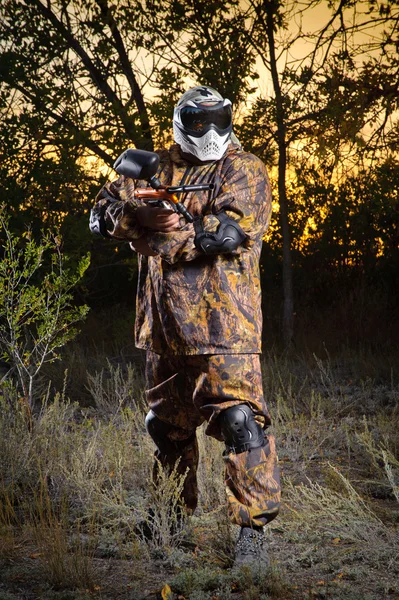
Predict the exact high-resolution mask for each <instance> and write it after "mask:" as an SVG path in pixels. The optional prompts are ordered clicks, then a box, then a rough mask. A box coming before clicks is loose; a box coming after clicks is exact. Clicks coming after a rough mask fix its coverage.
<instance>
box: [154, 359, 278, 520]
mask: <svg viewBox="0 0 399 600" xmlns="http://www.w3.org/2000/svg"><path fill="white" fill-rule="evenodd" d="M146 379H147V391H146V397H147V401H148V405H149V407H150V408H151V410H152V411H153V412H154V413H155V414H156V415H157V417H158V418H159V419H160V420H161V421H163V422H164V423H166V424H167V427H166V428H165V431H166V433H165V435H166V436H167V437H168V438H169V440H172V441H173V442H178V443H177V444H176V447H177V448H179V449H178V450H176V452H175V453H173V454H169V455H162V454H161V453H160V452H159V451H157V453H156V456H157V458H158V460H159V461H160V462H161V464H162V465H163V466H164V467H170V468H172V467H174V465H175V463H176V460H177V459H180V462H179V465H178V471H179V472H180V473H185V472H186V470H187V468H188V473H187V476H186V480H185V483H184V489H183V500H184V502H185V504H186V507H187V508H188V509H189V510H190V511H193V510H195V508H196V506H197V499H198V488H197V477H196V472H197V466H198V445H197V440H196V435H195V431H196V428H197V427H198V426H199V425H201V424H202V423H203V422H204V421H207V422H208V425H207V428H206V433H207V435H210V436H212V437H214V438H216V439H217V440H220V441H223V437H222V434H221V431H220V427H219V424H218V416H219V415H220V413H221V411H223V410H225V409H226V408H229V407H231V406H234V405H237V404H244V403H245V404H248V405H249V406H251V408H252V410H253V411H254V413H255V415H256V419H257V420H258V421H259V422H260V423H261V424H262V426H264V427H265V428H266V427H267V426H268V425H270V416H269V413H268V411H267V408H266V404H265V401H264V398H263V391H262V375H261V368H260V360H259V355H258V354H234V355H230V354H228V355H222V354H213V355H195V356H159V355H158V354H154V353H153V352H148V354H147V366H146ZM224 461H225V484H226V493H227V501H228V512H229V517H230V519H231V521H232V522H233V523H236V524H237V525H241V526H262V525H265V524H266V523H268V522H270V521H271V520H272V519H274V518H275V517H276V516H277V513H278V509H279V502H280V480H279V470H278V465H277V455H276V449H275V442H274V437H273V436H272V435H265V445H264V446H262V447H261V448H255V449H251V450H248V451H245V452H242V453H240V454H233V453H226V452H225V453H224Z"/></svg>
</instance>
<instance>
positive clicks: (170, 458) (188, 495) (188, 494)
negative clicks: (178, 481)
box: [146, 410, 198, 513]
mask: <svg viewBox="0 0 399 600" xmlns="http://www.w3.org/2000/svg"><path fill="white" fill-rule="evenodd" d="M146 427H147V431H148V433H149V434H150V436H151V437H152V439H153V440H154V442H155V445H156V447H157V449H156V451H155V462H154V466H153V481H154V483H155V484H157V482H158V481H159V469H160V468H162V469H164V470H165V469H166V470H167V471H169V472H172V471H173V470H174V469H176V473H177V474H178V475H182V476H183V475H184V476H185V479H184V483H183V490H182V494H181V499H182V501H183V503H184V505H185V507H186V509H187V510H188V511H189V512H190V513H192V512H194V510H195V509H196V507H197V502H198V485H197V468H198V444H197V438H196V434H195V432H193V433H192V434H191V435H190V436H189V437H187V438H186V439H181V436H182V435H183V432H181V431H177V428H174V427H173V426H171V425H168V424H167V423H165V422H164V421H161V420H160V419H159V418H158V417H157V416H156V415H155V413H154V412H153V411H152V410H150V412H149V413H148V415H147V418H146ZM187 433H188V432H187ZM174 437H179V439H178V440H174V439H173V438H174Z"/></svg>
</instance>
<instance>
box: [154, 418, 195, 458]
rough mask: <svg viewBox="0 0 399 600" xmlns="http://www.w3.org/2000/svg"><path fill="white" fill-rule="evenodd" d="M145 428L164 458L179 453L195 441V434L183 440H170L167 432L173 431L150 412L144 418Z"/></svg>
mask: <svg viewBox="0 0 399 600" xmlns="http://www.w3.org/2000/svg"><path fill="white" fill-rule="evenodd" d="M145 427H146V429H147V431H148V433H149V435H150V436H151V437H152V439H153V441H154V442H155V445H156V447H157V448H158V450H159V452H160V453H161V454H164V455H166V456H168V455H170V454H176V453H179V452H181V451H182V450H183V449H184V448H185V447H186V446H188V445H189V444H191V443H192V442H193V441H194V439H195V432H194V433H193V434H192V435H190V437H189V438H187V439H185V440H177V441H173V440H170V439H169V437H168V434H169V432H170V431H171V430H172V429H173V427H172V425H169V424H168V423H165V421H161V419H159V418H158V417H157V415H156V414H155V413H154V412H153V411H152V410H150V411H149V413H148V414H147V416H146V418H145Z"/></svg>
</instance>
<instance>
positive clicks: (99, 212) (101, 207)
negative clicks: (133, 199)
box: [89, 195, 117, 238]
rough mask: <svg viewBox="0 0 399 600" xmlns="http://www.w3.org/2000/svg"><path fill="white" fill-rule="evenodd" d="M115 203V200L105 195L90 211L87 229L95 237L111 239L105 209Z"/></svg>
mask: <svg viewBox="0 0 399 600" xmlns="http://www.w3.org/2000/svg"><path fill="white" fill-rule="evenodd" d="M116 201H117V200H116V199H115V198H112V196H109V195H107V196H106V197H105V198H102V199H101V200H99V201H98V202H97V204H95V205H94V206H93V208H92V209H91V211H90V222H89V229H90V231H91V233H93V234H94V235H96V236H97V237H103V238H112V236H111V235H110V234H109V231H108V228H107V222H106V220H105V214H106V212H107V208H108V207H109V206H110V205H111V204H113V203H114V202H116Z"/></svg>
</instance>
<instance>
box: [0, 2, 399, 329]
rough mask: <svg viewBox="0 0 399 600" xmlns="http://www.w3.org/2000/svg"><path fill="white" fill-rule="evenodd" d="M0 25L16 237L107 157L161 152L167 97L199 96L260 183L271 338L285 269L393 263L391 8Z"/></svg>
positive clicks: (287, 281) (64, 16) (20, 5)
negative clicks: (271, 216)
mask: <svg viewBox="0 0 399 600" xmlns="http://www.w3.org/2000/svg"><path fill="white" fill-rule="evenodd" d="M0 10H1V22H0V33H1V40H2V41H1V43H0V111H1V115H2V120H1V125H0V140H1V158H2V160H1V163H0V175H1V182H2V184H1V196H2V200H4V201H6V202H7V204H8V205H9V207H10V211H11V213H12V214H13V216H14V221H15V223H17V222H19V226H20V227H22V221H23V220H26V219H29V220H30V221H32V220H33V221H35V220H36V221H37V223H40V224H42V223H43V221H47V222H48V223H54V222H55V223H62V222H68V220H69V223H70V219H71V218H74V216H76V217H81V216H82V215H84V214H86V213H87V211H88V209H89V207H90V205H91V204H92V202H93V199H94V196H95V194H96V191H97V190H98V188H99V187H100V185H101V184H102V183H103V182H104V181H105V179H106V178H107V177H108V176H112V175H111V173H112V171H111V167H112V164H113V162H114V160H115V158H116V157H117V156H118V155H119V153H120V152H121V151H123V150H124V149H125V148H126V147H129V146H135V147H138V148H145V149H154V148H159V147H160V146H163V145H165V144H168V143H169V142H170V141H171V140H172V134H171V122H172V119H171V117H172V111H173V106H174V105H175V103H176V100H177V98H178V97H179V95H180V94H181V93H182V92H183V91H184V90H185V89H186V88H187V87H188V86H190V85H194V84H198V83H201V84H207V85H211V86H213V87H215V88H216V89H218V90H219V91H220V92H221V93H222V94H224V95H225V96H226V97H229V98H230V99H231V100H232V102H233V104H234V108H235V131H236V133H237V135H238V137H239V139H240V141H241V142H242V144H243V146H244V149H246V150H249V151H252V152H254V153H255V154H257V155H258V156H260V157H261V158H262V159H263V160H264V161H265V162H266V163H267V165H268V166H269V168H270V170H271V174H272V179H273V181H274V182H275V184H276V194H275V200H276V208H277V211H278V212H277V213H276V216H278V218H275V220H274V224H273V228H272V231H271V234H270V235H269V237H268V239H269V243H270V244H271V248H272V251H273V252H274V253H275V255H276V257H280V258H281V260H282V264H283V272H284V277H283V281H284V291H285V297H286V300H287V303H286V307H285V322H286V324H287V329H286V337H287V338H289V337H290V336H292V315H293V286H292V263H293V260H294V262H295V261H298V256H299V255H304V256H305V255H306V256H307V255H317V254H318V253H319V254H323V256H324V255H325V246H326V247H328V249H329V250H331V248H332V247H333V246H334V243H335V242H334V240H340V241H339V242H338V241H337V244H336V245H337V246H338V245H339V246H340V247H341V250H342V251H344V250H343V249H346V250H345V252H346V254H347V259H348V261H347V262H349V263H351V264H360V262H361V263H362V264H366V263H367V264H371V263H370V260H371V259H370V253H371V254H373V256H374V259H373V260H374V262H375V260H377V259H379V258H381V257H382V256H385V255H386V253H388V254H389V256H393V254H394V250H393V248H395V247H396V246H397V217H396V214H397V208H398V204H397V203H398V199H397V196H395V192H394V190H393V189H392V188H391V187H390V186H392V184H393V182H396V174H397V169H398V164H397V151H398V139H399V136H398V133H399V131H398V89H399V76H398V75H399V72H398V71H399V58H398V56H399V54H398V49H399V35H398V23H399V5H398V3H397V2H396V1H395V0H384V1H383V0H362V1H361V2H352V1H351V0H331V2H328V3H325V2H321V1H320V0H306V1H305V2H299V1H298V0H290V1H289V2H282V1H280V0H240V1H239V0H212V1H209V0H146V1H145V2H142V1H136V0H131V1H129V2H117V3H110V2H108V0H86V1H84V2H83V1H81V0H48V1H46V2H45V1H44V0H30V1H29V2H28V1H24V0H2V2H1V9H0ZM371 198H372V200H371ZM378 198H380V200H378ZM361 214H362V215H363V216H360V215H361ZM338 221H339V222H340V223H339V222H338ZM370 222H371V225H370ZM78 227H79V226H78ZM81 231H82V233H81V235H82V236H83V235H84V234H83V228H82V230H81ZM395 236H396V237H395ZM67 237H68V236H66V239H67ZM346 239H348V241H347V242H346V241H345V240H346ZM328 240H329V241H328ZM87 243H88V242H87ZM395 245H396V246H395ZM354 248H355V249H356V250H354ZM366 248H367V249H366ZM292 252H294V256H293V255H292ZM331 252H332V251H331ZM328 254H329V253H328V252H327V255H328ZM359 255H361V256H362V258H361V259H360V258H359ZM366 255H367V257H368V258H366ZM333 262H334V261H333ZM338 262H339V260H338ZM371 262H373V261H371ZM290 319H291V324H290V323H289V321H290Z"/></svg>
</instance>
